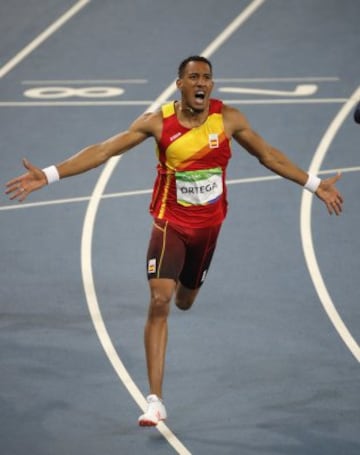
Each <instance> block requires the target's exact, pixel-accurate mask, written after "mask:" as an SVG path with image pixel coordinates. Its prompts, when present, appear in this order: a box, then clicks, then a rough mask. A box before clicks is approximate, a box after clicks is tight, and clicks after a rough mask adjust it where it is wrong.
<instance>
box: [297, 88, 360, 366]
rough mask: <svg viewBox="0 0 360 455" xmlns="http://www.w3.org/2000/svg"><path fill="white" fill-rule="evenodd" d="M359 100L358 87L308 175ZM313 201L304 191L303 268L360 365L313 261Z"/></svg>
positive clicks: (316, 169) (318, 164)
mask: <svg viewBox="0 0 360 455" xmlns="http://www.w3.org/2000/svg"><path fill="white" fill-rule="evenodd" d="M359 98H360V87H358V89H357V90H356V91H355V92H354V93H353V95H352V96H351V97H350V98H349V100H348V101H347V102H346V103H345V104H344V106H343V107H342V108H341V109H340V111H339V112H338V114H337V115H336V117H335V118H334V120H333V121H332V122H331V124H330V126H329V128H328V129H327V131H326V133H325V134H324V136H323V137H322V140H321V142H320V144H319V146H318V148H317V150H316V152H315V155H314V158H313V160H312V162H311V164H310V167H309V172H311V173H312V174H317V173H319V170H320V167H321V164H322V162H323V160H324V158H325V155H326V153H327V151H328V149H329V146H330V144H331V142H332V141H333V139H334V137H335V136H336V134H337V132H338V130H339V129H340V127H341V125H342V124H343V122H344V121H345V119H346V117H347V116H348V115H349V113H350V112H351V110H352V109H353V108H354V106H355V104H356V103H357V101H358V100H359ZM312 201H313V194H311V193H309V192H308V191H303V195H302V199H301V208H300V230H301V241H302V246H303V251H304V255H305V261H306V265H307V268H308V270H309V273H310V276H311V279H312V281H313V284H314V286H315V289H316V292H317V294H318V296H319V299H320V301H321V304H322V305H323V307H324V310H325V312H326V313H327V315H328V317H329V319H330V321H331V322H332V324H333V325H334V327H335V329H336V330H337V332H338V334H339V335H340V337H341V338H342V340H343V341H344V343H345V344H346V346H347V347H348V349H349V350H350V351H351V353H352V354H353V356H354V357H355V358H356V360H357V361H358V362H360V347H359V345H358V344H357V342H356V341H355V339H354V338H353V336H352V335H351V333H350V331H349V330H348V328H347V327H346V325H345V324H344V322H343V320H342V319H341V317H340V315H339V313H338V312H337V310H336V307H335V305H334V303H333V302H332V300H331V297H330V295H329V293H328V290H327V288H326V286H325V283H324V280H323V278H322V276H321V272H320V269H319V265H318V262H317V260H316V256H315V251H314V245H313V240H312V234H311V206H312Z"/></svg>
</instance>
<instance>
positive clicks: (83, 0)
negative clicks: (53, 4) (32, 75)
mask: <svg viewBox="0 0 360 455" xmlns="http://www.w3.org/2000/svg"><path fill="white" fill-rule="evenodd" d="M89 2H90V0H80V1H78V2H77V3H75V5H74V6H73V7H72V8H70V9H69V10H68V11H67V12H66V13H64V14H63V15H62V16H61V17H59V19H57V20H56V21H55V22H53V23H52V24H51V25H50V26H49V27H48V28H47V29H46V30H44V31H43V32H42V33H40V35H39V36H37V37H36V38H35V39H34V40H33V41H31V43H29V44H28V45H27V46H26V47H24V49H22V50H21V51H20V52H19V53H17V54H16V55H15V57H13V58H12V59H11V60H9V61H8V62H7V63H6V64H5V65H4V66H3V67H2V68H0V78H2V77H4V76H5V75H6V74H7V73H9V72H10V71H11V70H12V69H13V68H14V67H15V66H16V65H18V64H19V63H20V62H21V61H22V60H24V58H26V57H27V56H28V55H29V54H31V52H33V51H34V50H35V49H36V48H37V47H39V46H40V44H42V43H43V42H44V41H46V40H47V39H48V38H49V37H50V36H51V35H52V34H53V33H55V32H56V31H58V30H59V28H60V27H62V26H63V25H64V24H65V23H66V22H67V21H68V20H70V19H71V18H72V17H73V16H74V15H75V14H77V13H78V12H79V11H80V10H81V9H82V8H84V7H85V6H86V5H87V4H88V3H89Z"/></svg>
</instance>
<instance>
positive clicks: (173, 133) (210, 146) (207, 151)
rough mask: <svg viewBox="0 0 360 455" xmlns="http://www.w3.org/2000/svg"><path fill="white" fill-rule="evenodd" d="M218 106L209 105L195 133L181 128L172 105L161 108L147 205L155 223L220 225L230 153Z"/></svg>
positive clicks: (220, 104)
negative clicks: (153, 180) (153, 175)
mask: <svg viewBox="0 0 360 455" xmlns="http://www.w3.org/2000/svg"><path fill="white" fill-rule="evenodd" d="M222 105H223V103H222V101H219V100H215V99H211V100H210V107H209V115H208V118H207V119H206V121H205V122H204V123H203V124H202V125H200V126H198V127H196V128H186V127H184V126H182V125H181V124H180V123H179V121H178V119H177V116H176V112H175V103H174V102H171V103H168V104H165V105H163V106H162V108H161V111H162V116H163V131H162V136H161V138H160V140H159V142H158V143H157V149H156V153H157V158H158V166H157V171H158V173H157V177H156V180H155V184H154V190H153V196H152V201H151V205H150V213H151V214H152V216H153V217H154V218H158V219H164V220H168V221H170V222H173V223H176V224H178V225H180V226H188V227H192V228H203V227H207V226H213V225H216V224H220V223H221V222H222V221H223V220H224V218H225V216H226V212H227V198H226V185H225V178H226V167H227V164H228V162H229V159H230V157H231V147H230V140H229V139H228V138H227V137H226V135H225V131H224V124H223V118H222V113H221V111H222Z"/></svg>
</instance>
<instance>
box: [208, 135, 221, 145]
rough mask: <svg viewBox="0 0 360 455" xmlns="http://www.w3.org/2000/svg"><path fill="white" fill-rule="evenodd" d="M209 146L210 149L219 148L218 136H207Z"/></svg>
mask: <svg viewBox="0 0 360 455" xmlns="http://www.w3.org/2000/svg"><path fill="white" fill-rule="evenodd" d="M209 146H210V148H211V149H216V148H218V147H219V136H218V135H217V134H216V133H211V134H209Z"/></svg>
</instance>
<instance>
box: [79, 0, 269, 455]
mask: <svg viewBox="0 0 360 455" xmlns="http://www.w3.org/2000/svg"><path fill="white" fill-rule="evenodd" d="M264 2H265V0H253V1H252V2H251V3H250V4H249V5H248V6H247V8H245V9H244V11H242V13H240V14H239V15H238V16H237V17H236V18H235V19H234V21H232V22H231V23H230V24H229V25H228V26H227V27H226V28H225V29H224V31H223V32H222V33H221V34H220V35H219V36H218V37H217V38H216V39H215V40H214V41H213V42H212V43H210V45H209V46H208V47H207V48H206V49H205V51H204V52H203V53H202V55H204V56H205V57H210V55H211V54H213V53H214V52H215V51H216V50H217V49H218V48H219V47H220V46H221V45H222V44H223V43H224V42H225V41H226V40H227V39H228V38H229V37H230V36H231V35H232V34H233V33H234V32H235V31H236V30H237V29H238V27H240V25H242V24H243V23H244V22H245V21H246V20H247V19H248V18H249V17H250V16H251V14H253V13H254V12H255V11H256V10H257V9H258V8H259V7H260V6H261V5H262V4H263V3H264ZM175 90H176V85H175V81H173V82H172V83H171V84H170V85H169V86H168V87H167V88H166V89H165V90H164V91H163V92H162V93H161V94H160V96H159V97H158V98H157V99H156V100H155V102H154V103H153V104H152V105H151V106H150V107H149V109H148V111H154V110H155V109H157V108H158V107H159V106H160V105H161V104H162V103H163V102H164V101H166V100H167V99H168V98H169V97H170V96H172V95H173V93H174V92H175ZM120 158H121V156H120V157H115V158H112V159H111V160H109V161H108V163H107V164H106V165H105V167H104V169H103V172H102V173H101V175H100V177H99V180H98V182H97V184H96V185H95V188H94V191H93V193H92V195H91V198H90V202H89V205H88V208H87V211H86V214H85V219H84V224H83V233H82V239H81V271H82V279H83V285H84V290H85V295H86V300H87V304H88V309H89V313H90V316H91V318H92V321H93V324H94V327H95V330H96V333H97V335H98V338H99V340H100V342H101V344H102V346H103V348H104V351H105V353H106V355H107V356H108V359H109V360H110V363H111V364H112V366H113V367H114V369H115V371H116V372H117V374H118V376H119V378H120V380H121V381H122V382H123V384H124V385H125V387H126V388H127V390H128V391H129V393H130V394H131V396H132V397H133V398H134V400H135V401H136V403H137V404H138V405H139V406H140V408H141V409H143V410H144V409H145V406H146V401H145V398H144V396H143V395H142V393H141V392H140V390H139V389H138V387H137V386H136V384H135V383H134V381H133V380H132V378H131V377H130V375H129V373H128V372H127V370H126V368H125V367H124V365H123V363H122V361H121V360H120V358H119V356H118V354H117V352H116V350H115V348H114V346H113V343H112V341H111V338H110V336H109V334H108V332H107V329H106V326H105V324H104V321H103V318H102V315H101V312H100V308H99V304H98V300H97V296H96V290H95V285H94V277H93V272H92V237H93V230H94V224H95V219H96V213H97V209H98V206H99V203H100V200H101V197H102V194H103V192H104V190H105V187H106V184H107V182H108V181H109V179H110V177H111V175H112V173H113V171H114V169H115V167H116V165H117V164H118V162H119V160H120ZM156 428H157V429H158V430H159V432H160V433H162V435H163V436H164V438H165V439H166V440H167V441H168V442H169V444H170V445H171V446H172V447H173V448H174V449H175V450H176V451H177V452H178V453H179V454H181V455H191V453H190V452H189V451H188V450H187V448H186V447H185V446H184V445H183V444H182V443H181V442H180V441H179V440H178V439H177V438H176V436H175V435H174V434H173V433H172V432H171V431H170V429H169V428H168V427H167V426H166V425H165V424H164V423H163V422H161V423H160V424H159V425H157V427H156Z"/></svg>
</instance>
